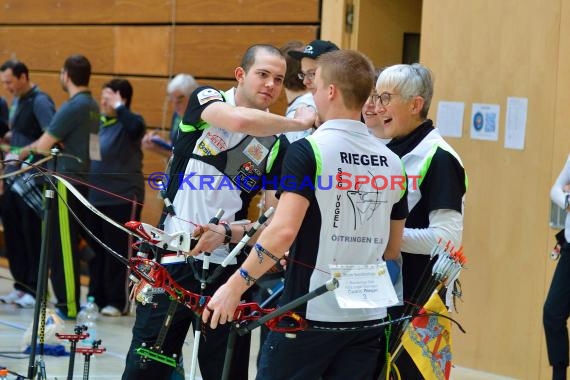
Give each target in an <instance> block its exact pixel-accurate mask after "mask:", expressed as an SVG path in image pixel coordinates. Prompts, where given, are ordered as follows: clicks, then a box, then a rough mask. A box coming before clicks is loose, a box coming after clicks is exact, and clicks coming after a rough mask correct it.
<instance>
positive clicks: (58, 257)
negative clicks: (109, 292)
mask: <svg viewBox="0 0 570 380" xmlns="http://www.w3.org/2000/svg"><path fill="white" fill-rule="evenodd" d="M75 188H77V190H79V192H81V194H83V195H84V196H85V195H86V194H87V191H88V189H87V187H85V186H78V185H75ZM57 189H58V193H59V195H56V198H55V199H54V202H53V207H54V210H53V212H55V214H56V217H55V218H54V219H55V221H54V223H55V225H54V226H53V231H54V234H53V236H52V237H51V244H50V247H49V257H50V260H51V265H50V269H51V274H50V279H51V283H52V286H53V291H54V293H55V296H56V298H57V305H56V306H57V307H58V308H59V309H60V310H61V312H62V313H63V314H65V315H67V316H68V317H70V318H75V316H77V313H78V312H79V293H80V284H79V257H78V254H77V251H78V246H79V239H80V229H81V227H80V226H79V224H78V223H77V220H76V219H75V218H74V217H73V216H72V215H71V212H70V210H71V211H73V213H75V214H76V215H77V216H78V217H79V219H80V220H82V221H84V220H85V213H86V209H85V207H84V206H83V205H82V204H81V202H79V200H78V199H77V198H76V197H75V196H74V195H73V194H71V192H69V191H67V189H66V188H65V186H63V184H62V183H61V182H58V184H57Z"/></svg>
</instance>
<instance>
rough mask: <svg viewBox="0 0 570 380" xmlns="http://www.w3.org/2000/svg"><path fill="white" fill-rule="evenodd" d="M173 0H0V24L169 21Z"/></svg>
mask: <svg viewBox="0 0 570 380" xmlns="http://www.w3.org/2000/svg"><path fill="white" fill-rule="evenodd" d="M173 1H174V0H136V1H119V0H97V1H75V0H0V9H2V12H0V25H2V24H118V23H158V22H162V23H167V22H171V20H172V2H173Z"/></svg>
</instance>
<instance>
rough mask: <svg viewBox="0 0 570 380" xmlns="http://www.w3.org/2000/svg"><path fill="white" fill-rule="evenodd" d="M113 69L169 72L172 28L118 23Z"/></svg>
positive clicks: (156, 73)
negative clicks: (119, 24) (120, 24)
mask: <svg viewBox="0 0 570 380" xmlns="http://www.w3.org/2000/svg"><path fill="white" fill-rule="evenodd" d="M114 31H115V46H114V51H115V54H114V56H115V62H114V63H115V66H114V68H113V72H115V73H127V74H148V75H168V73H169V70H170V67H171V66H170V63H171V60H172V55H171V50H172V42H171V38H172V36H171V35H172V28H170V27H167V26H145V27H140V26H120V27H119V26H117V27H115V28H114Z"/></svg>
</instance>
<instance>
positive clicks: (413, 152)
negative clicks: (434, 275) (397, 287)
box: [387, 119, 467, 299]
mask: <svg viewBox="0 0 570 380" xmlns="http://www.w3.org/2000/svg"><path fill="white" fill-rule="evenodd" d="M387 146H388V147H389V148H390V149H391V150H392V151H394V152H395V153H396V154H397V155H398V156H399V157H401V158H402V162H403V163H404V166H405V168H406V173H407V174H408V177H409V178H413V177H415V180H414V181H415V182H414V183H413V182H412V181H411V180H410V181H409V182H408V183H409V186H408V206H409V209H410V214H409V215H408V218H407V219H406V228H411V229H425V228H428V227H429V226H430V220H429V217H430V213H431V212H432V211H437V210H453V211H457V212H458V213H459V215H461V217H462V216H463V209H464V202H465V193H466V191H467V175H466V173H465V169H464V167H463V164H462V162H461V159H460V157H459V155H458V154H457V153H456V152H455V150H454V149H453V148H452V147H451V146H450V145H449V144H448V143H447V142H446V141H445V140H444V139H443V138H442V137H441V135H440V134H439V131H438V130H437V129H436V128H434V127H433V122H432V121H431V120H429V119H428V120H426V121H425V122H424V123H423V124H422V125H420V126H418V127H417V128H416V129H415V130H414V131H413V132H412V133H410V134H409V135H407V136H405V137H403V138H399V139H393V140H392V141H390V142H389V143H388V144H387ZM462 224H463V220H461V225H462ZM457 243H460V242H454V244H457ZM429 253H430V252H429V250H427V251H426V252H411V253H410V252H405V251H404V252H402V258H403V268H402V277H403V281H404V294H403V296H404V299H410V298H411V297H412V296H413V292H414V290H415V287H416V285H417V281H419V279H420V278H421V276H422V274H423V272H424V271H425V270H426V268H427V266H428V263H429V259H430V256H429Z"/></svg>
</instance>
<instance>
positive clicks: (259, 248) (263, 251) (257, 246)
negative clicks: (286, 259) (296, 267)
mask: <svg viewBox="0 0 570 380" xmlns="http://www.w3.org/2000/svg"><path fill="white" fill-rule="evenodd" d="M253 248H255V251H256V252H257V257H259V263H260V264H261V263H262V262H263V255H264V254H265V255H267V256H269V257H270V258H272V259H273V260H274V261H275V262H276V263H277V262H279V260H280V258H279V257H277V256H275V255H274V254H273V253H271V252H269V251H268V250H267V249H265V248H263V247H262V246H261V244H259V243H255V245H254V246H253Z"/></svg>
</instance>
